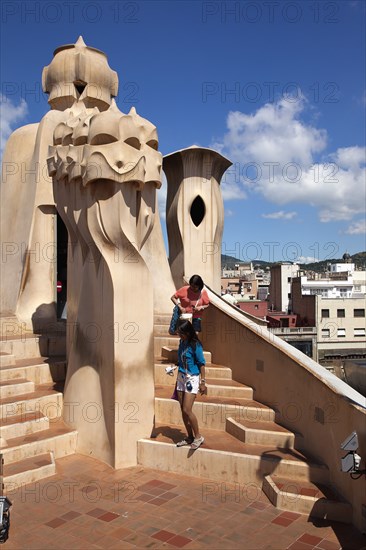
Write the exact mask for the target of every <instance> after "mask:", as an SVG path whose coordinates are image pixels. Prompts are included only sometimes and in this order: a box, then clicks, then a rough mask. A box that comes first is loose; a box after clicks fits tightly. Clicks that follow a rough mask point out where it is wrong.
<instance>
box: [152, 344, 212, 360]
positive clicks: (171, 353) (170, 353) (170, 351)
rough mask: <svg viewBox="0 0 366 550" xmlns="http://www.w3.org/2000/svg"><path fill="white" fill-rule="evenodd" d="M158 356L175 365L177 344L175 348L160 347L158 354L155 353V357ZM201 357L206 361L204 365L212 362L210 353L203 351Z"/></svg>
mask: <svg viewBox="0 0 366 550" xmlns="http://www.w3.org/2000/svg"><path fill="white" fill-rule="evenodd" d="M160 354H161V357H163V359H167V360H168V361H171V362H172V363H176V362H177V361H178V344H177V345H176V346H162V347H161V349H160V351H159V352H155V357H159V356H160ZM203 356H204V358H205V360H206V363H211V362H212V356H211V352H210V351H203Z"/></svg>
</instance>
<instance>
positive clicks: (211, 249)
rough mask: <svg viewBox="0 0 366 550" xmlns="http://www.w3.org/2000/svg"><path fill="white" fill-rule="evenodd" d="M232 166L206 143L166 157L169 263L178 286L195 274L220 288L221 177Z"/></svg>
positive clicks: (222, 212) (214, 287)
mask: <svg viewBox="0 0 366 550" xmlns="http://www.w3.org/2000/svg"><path fill="white" fill-rule="evenodd" d="M229 166H231V162H230V161H229V160H228V159H226V158H225V157H223V156H221V155H220V154H219V153H216V151H212V150H211V149H205V148H203V147H195V146H193V147H189V148H188V149H184V150H182V151H177V152H176V153H172V154H171V155H167V156H166V157H164V164H163V167H164V172H165V173H166V176H167V180H168V196H167V205H166V212H167V230H168V238H169V262H170V267H171V270H172V275H173V278H174V283H175V285H176V286H177V288H179V287H180V286H182V284H184V280H185V279H186V278H188V279H189V278H190V277H191V276H192V275H194V274H195V273H197V274H199V275H201V277H202V278H203V280H204V282H205V283H207V284H208V285H209V286H211V288H213V289H214V290H215V291H216V292H220V289H221V240H222V232H223V227H224V206H223V200H222V195H221V190H220V180H221V178H222V175H223V174H224V172H225V170H227V168H229Z"/></svg>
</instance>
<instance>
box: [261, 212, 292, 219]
mask: <svg viewBox="0 0 366 550" xmlns="http://www.w3.org/2000/svg"><path fill="white" fill-rule="evenodd" d="M295 216H297V212H285V211H284V210H280V211H279V212H272V213H271V214H262V218H266V219H269V220H292V219H293V218H294V217H295Z"/></svg>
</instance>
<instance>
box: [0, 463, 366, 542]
mask: <svg viewBox="0 0 366 550" xmlns="http://www.w3.org/2000/svg"><path fill="white" fill-rule="evenodd" d="M57 468H58V474H57V475H55V476H52V477H49V478H47V479H45V480H43V481H41V482H37V483H33V484H30V485H26V486H23V487H20V488H18V489H17V490H14V491H13V492H9V493H8V494H7V496H8V497H9V498H10V499H11V500H12V502H13V506H12V507H11V528H10V537H9V539H8V541H7V542H6V544H5V546H4V549H5V550H10V549H17V550H19V549H31V548H34V549H41V548H45V549H46V548H47V549H53V548H55V549H56V548H62V549H73V548H75V549H84V548H85V549H92V548H108V549H109V548H121V549H124V548H126V549H127V548H136V547H137V548H175V549H177V548H186V549H188V548H202V549H216V548H217V549H219V548H223V549H227V550H231V549H235V548H238V549H239V548H240V549H250V550H252V549H253V550H258V549H261V548H273V549H277V550H279V549H287V548H288V549H291V550H311V549H313V548H316V549H319V550H320V549H321V550H337V549H339V548H343V549H347V550H351V549H354V550H360V549H362V548H366V539H365V537H364V536H363V535H361V533H359V532H358V531H357V530H356V529H355V528H354V527H352V526H349V525H344V524H340V523H330V522H327V521H324V520H321V521H320V520H313V521H310V520H309V519H308V518H307V517H306V516H302V515H300V514H297V513H292V512H283V511H281V510H276V509H275V508H274V507H273V506H272V505H271V504H270V503H269V501H268V500H267V498H266V497H265V495H263V494H262V493H259V494H256V492H257V491H256V489H255V487H254V486H253V484H250V485H248V487H239V486H235V485H234V484H225V483H222V484H220V483H215V482H212V481H209V480H207V481H204V480H199V479H196V478H190V477H187V476H178V475H175V474H171V473H166V472H160V471H158V470H148V469H146V468H142V467H134V468H128V469H124V470H119V471H116V470H113V469H112V468H110V467H109V466H106V465H104V464H101V463H100V462H98V461H96V460H94V459H92V458H86V457H83V456H81V455H72V456H69V457H66V458H62V459H59V460H58V461H57Z"/></svg>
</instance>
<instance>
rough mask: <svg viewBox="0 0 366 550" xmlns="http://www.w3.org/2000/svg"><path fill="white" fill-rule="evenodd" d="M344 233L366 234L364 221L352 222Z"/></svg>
mask: <svg viewBox="0 0 366 550" xmlns="http://www.w3.org/2000/svg"><path fill="white" fill-rule="evenodd" d="M346 233H348V234H349V235H363V234H364V233H366V220H359V221H356V222H353V223H352V224H351V225H350V226H349V227H348V229H347V230H346Z"/></svg>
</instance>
